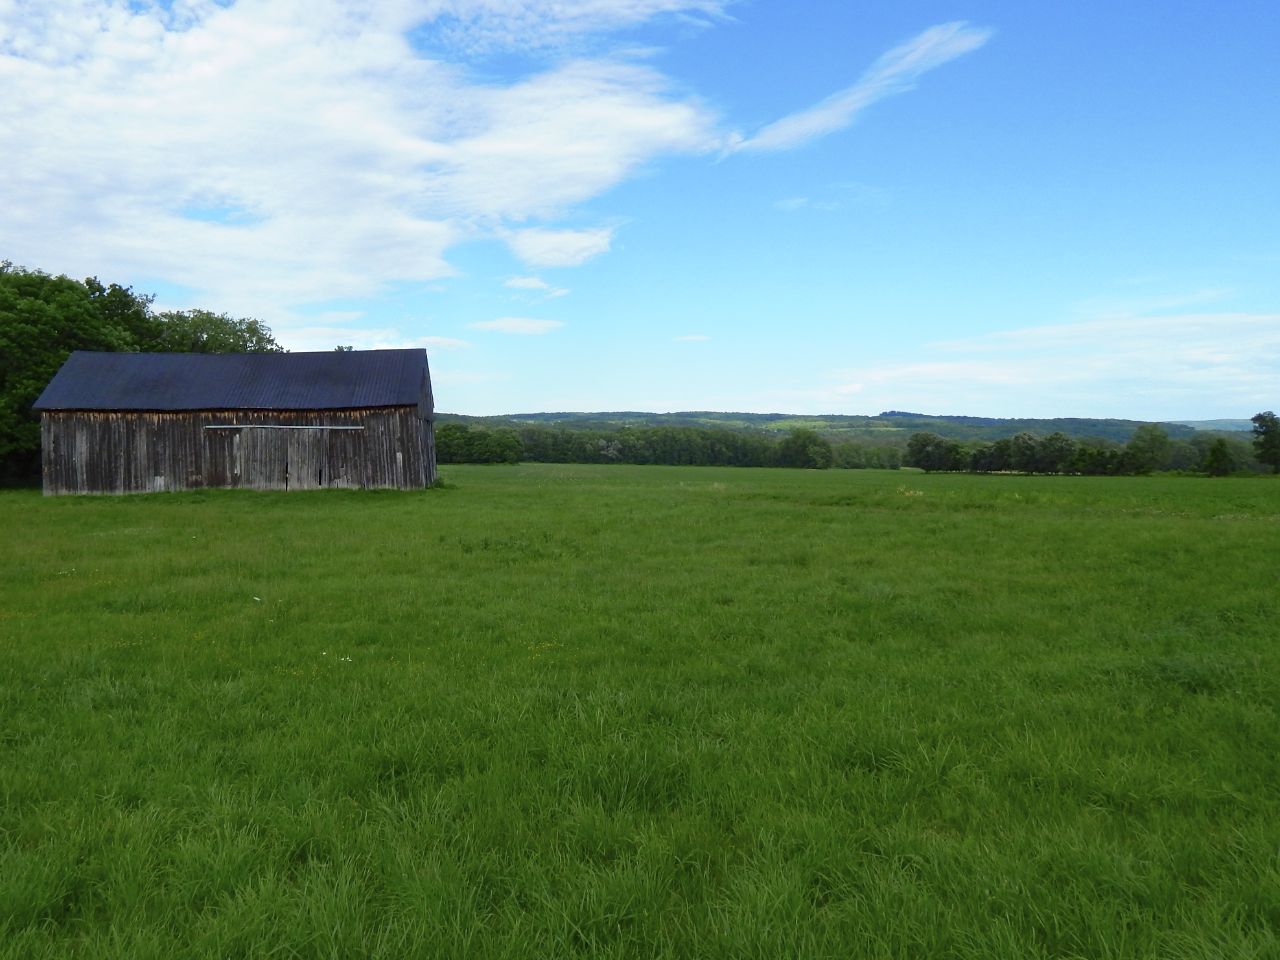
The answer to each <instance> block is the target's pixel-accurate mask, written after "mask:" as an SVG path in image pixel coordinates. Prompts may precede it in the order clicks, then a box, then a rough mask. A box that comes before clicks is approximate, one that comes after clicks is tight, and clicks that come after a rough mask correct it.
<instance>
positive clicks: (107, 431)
mask: <svg viewBox="0 0 1280 960" xmlns="http://www.w3.org/2000/svg"><path fill="white" fill-rule="evenodd" d="M230 425H236V426H238V427H240V429H207V428H210V427H225V426H230ZM269 426H286V427H307V426H347V427H361V428H362V429H360V430H295V429H288V430H273V429H255V427H257V428H261V427H269ZM41 440H42V449H41V457H42V462H43V473H44V492H45V493H46V494H61V493H146V492H155V491H160V490H191V489H197V488H200V487H246V488H251V489H256V490H307V489H319V488H323V487H359V488H363V487H399V488H402V489H413V488H417V487H425V486H428V485H429V484H431V483H432V482H434V481H435V477H436V470H435V435H434V430H433V426H432V423H431V421H430V420H425V419H423V418H421V417H420V416H419V415H418V410H417V408H416V407H384V408H373V409H366V410H320V411H278V410H231V411H216V410H215V411H198V412H184V413H159V412H136V411H127V412H107V411H48V412H46V413H44V414H43V415H42V417H41Z"/></svg>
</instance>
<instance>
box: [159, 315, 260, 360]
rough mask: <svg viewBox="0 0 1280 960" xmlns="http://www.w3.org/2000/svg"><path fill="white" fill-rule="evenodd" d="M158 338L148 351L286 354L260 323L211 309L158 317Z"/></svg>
mask: <svg viewBox="0 0 1280 960" xmlns="http://www.w3.org/2000/svg"><path fill="white" fill-rule="evenodd" d="M157 319H158V320H159V321H160V324H159V330H158V333H157V336H156V338H155V339H154V340H153V341H152V342H151V343H150V344H148V345H147V347H146V349H149V350H157V351H164V352H167V353H283V352H284V348H282V347H281V346H280V344H278V343H276V340H275V337H273V336H272V335H271V329H270V328H269V327H268V326H267V325H266V324H264V323H263V322H262V321H261V320H252V319H237V318H235V317H229V316H227V315H226V314H225V313H212V312H211V311H209V310H168V311H165V312H164V313H160V314H157Z"/></svg>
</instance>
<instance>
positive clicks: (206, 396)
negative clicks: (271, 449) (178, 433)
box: [35, 349, 431, 414]
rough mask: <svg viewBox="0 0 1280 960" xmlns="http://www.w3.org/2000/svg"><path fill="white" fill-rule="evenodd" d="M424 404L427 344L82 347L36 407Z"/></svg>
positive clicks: (280, 407) (427, 380) (241, 407)
mask: <svg viewBox="0 0 1280 960" xmlns="http://www.w3.org/2000/svg"><path fill="white" fill-rule="evenodd" d="M410 405H415V406H417V405H421V406H422V408H423V410H424V412H425V413H427V414H430V412H431V380H430V375H429V374H428V372H427V352H426V350H422V349H413V350H352V351H337V350H333V351H327V352H324V353H91V352H88V351H83V350H77V351H76V352H75V353H73V354H71V356H70V357H68V358H67V362H66V363H64V364H63V365H62V367H61V369H59V370H58V372H57V373H56V374H55V375H54V378H53V379H52V380H51V381H49V385H48V386H47V387H45V389H44V393H42V394H40V399H38V400H37V401H36V402H35V409H37V410H342V409H351V408H356V407H398V406H410Z"/></svg>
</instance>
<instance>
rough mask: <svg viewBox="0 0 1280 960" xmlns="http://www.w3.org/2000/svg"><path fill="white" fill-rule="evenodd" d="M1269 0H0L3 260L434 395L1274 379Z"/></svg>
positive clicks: (1273, 389)
mask: <svg viewBox="0 0 1280 960" xmlns="http://www.w3.org/2000/svg"><path fill="white" fill-rule="evenodd" d="M1277 49H1280V4H1277V3H1275V2H1274V0H1256V2H1239V0H1221V2H1215V3H1213V4H1199V3H1173V4H1170V3H1167V2H1159V3H1157V2H1137V0H1134V2H1124V3H1116V2H1114V0H1112V2H1108V3H1101V2H1091V0H1077V2H1073V3H1070V4H1063V3H1027V2H1022V0H1018V2H1013V0H1007V2H969V3H958V2H928V0H920V2H914V0H913V2H910V3H886V2H878V3H872V2H866V3H860V2H852V0H847V2H840V0H796V2H787V3H783V2H779V0H739V2H733V0H577V2H565V0H560V2H549V0H548V2H539V0H379V2H360V0H343V2H338V0H223V2H220V3H214V2H211V0H174V2H172V3H163V4H160V3H148V2H139V0H133V2H123V0H118V2H113V0H42V2H41V3H40V4H31V3H25V2H22V0H0V94H2V96H0V156H3V157H4V158H5V166H6V168H7V172H6V176H4V177H0V258H7V259H10V260H12V261H14V262H16V263H20V264H25V265H27V266H31V267H39V268H42V269H44V270H47V271H49V272H54V273H62V272H65V273H67V274H69V275H72V276H87V275H91V274H92V275H97V276H99V277H101V278H102V279H104V280H109V281H116V282H120V283H124V284H130V285H132V286H133V287H134V288H135V289H136V290H138V291H140V292H154V293H156V294H157V305H158V306H161V307H173V308H185V307H196V306H198V307H205V308H210V309H216V310H226V311H228V312H230V313H233V314H235V315H237V316H254V317H258V318H261V319H262V320H264V321H266V322H267V323H268V324H269V325H270V326H271V327H272V328H273V330H274V331H275V332H276V335H277V338H278V339H279V340H280V341H281V342H282V343H283V344H284V345H286V346H287V347H289V348H291V349H295V350H305V349H328V348H330V347H332V346H333V345H335V344H338V343H342V344H351V345H354V346H356V347H361V348H369V347H384V346H408V345H424V346H426V347H427V348H428V350H429V353H430V357H431V365H432V372H433V380H434V381H435V384H436V394H437V401H438V405H439V406H440V408H441V409H443V410H447V411H451V412H459V413H471V414H496V413H508V412H519V411H536V410H617V409H633V410H635V409H640V410H658V411H667V410H693V409H702V410H744V411H762V412H763V411H778V412H789V413H851V414H859V413H877V412H879V411H881V410H885V409H900V410H902V409H905V410H917V411H923V412H929V413H955V414H973V415H986V416H1010V417H1011V416H1115V417H1135V418H1142V419H1184V418H1211V417H1241V416H1243V417H1248V416H1250V415H1252V414H1253V413H1255V412H1257V411H1258V410H1261V409H1274V408H1276V407H1277V406H1280V389H1278V384H1280V360H1278V359H1277V358H1278V357H1280V229H1278V224H1280V176H1278V175H1277V172H1276V171H1277V170H1280V57H1277V56H1276V50H1277Z"/></svg>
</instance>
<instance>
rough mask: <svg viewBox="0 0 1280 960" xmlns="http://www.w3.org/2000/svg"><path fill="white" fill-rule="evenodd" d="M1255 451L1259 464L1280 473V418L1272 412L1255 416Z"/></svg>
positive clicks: (1268, 411)
mask: <svg viewBox="0 0 1280 960" xmlns="http://www.w3.org/2000/svg"><path fill="white" fill-rule="evenodd" d="M1253 449H1254V456H1255V457H1257V458H1258V462H1259V463H1265V464H1267V465H1268V466H1269V467H1271V469H1272V470H1274V471H1275V472H1276V473H1280V417H1277V416H1276V415H1275V414H1274V413H1272V412H1271V411H1270V410H1265V411H1263V412H1262V413H1258V414H1254V416H1253Z"/></svg>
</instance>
